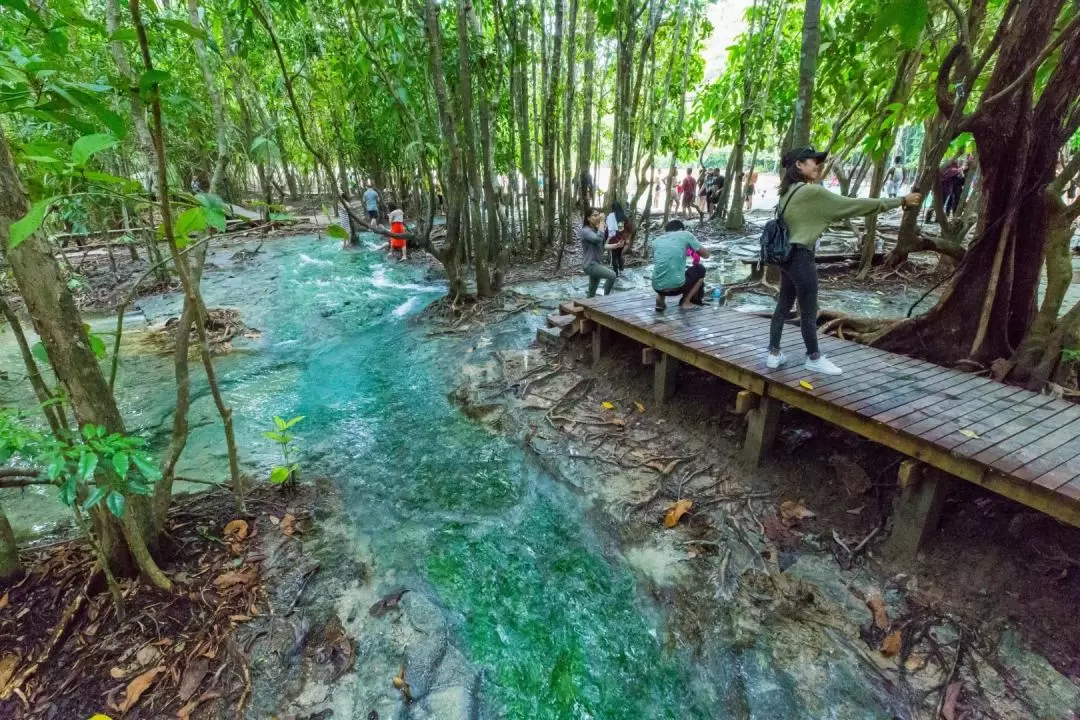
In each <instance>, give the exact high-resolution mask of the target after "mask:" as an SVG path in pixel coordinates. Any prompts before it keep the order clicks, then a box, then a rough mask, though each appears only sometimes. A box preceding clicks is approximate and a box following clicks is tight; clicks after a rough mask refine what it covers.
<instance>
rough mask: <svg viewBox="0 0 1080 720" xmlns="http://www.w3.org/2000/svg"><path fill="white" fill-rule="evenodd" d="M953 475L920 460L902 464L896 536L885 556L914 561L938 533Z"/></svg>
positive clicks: (894, 529)
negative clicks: (931, 537)
mask: <svg viewBox="0 0 1080 720" xmlns="http://www.w3.org/2000/svg"><path fill="white" fill-rule="evenodd" d="M948 479H949V476H948V475H946V474H945V473H942V472H941V471H939V470H936V469H934V468H931V467H929V466H927V465H925V464H923V463H921V462H919V461H918V460H905V461H903V462H902V463H900V472H899V482H900V497H899V499H898V500H897V503H896V512H895V513H894V514H893V526H892V533H891V534H890V535H889V539H888V541H887V542H886V543H885V555H886V556H887V557H889V558H891V559H893V560H904V561H909V560H914V559H915V557H916V556H917V555H918V553H919V549H920V548H922V546H923V545H924V544H925V543H926V541H927V540H929V539H930V536H931V535H933V534H934V531H935V530H937V525H938V520H940V519H941V508H942V506H943V505H944V504H945V496H946V495H947V494H948V484H949V483H948Z"/></svg>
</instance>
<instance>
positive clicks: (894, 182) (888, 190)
mask: <svg viewBox="0 0 1080 720" xmlns="http://www.w3.org/2000/svg"><path fill="white" fill-rule="evenodd" d="M903 183H904V158H902V157H900V156H899V155H897V156H896V157H894V158H893V164H892V167H891V168H889V171H888V172H887V173H885V194H886V195H888V196H889V197H891V198H894V197H896V196H897V195H899V194H900V186H901V185H902V184H903Z"/></svg>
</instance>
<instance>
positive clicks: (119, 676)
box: [109, 667, 127, 680]
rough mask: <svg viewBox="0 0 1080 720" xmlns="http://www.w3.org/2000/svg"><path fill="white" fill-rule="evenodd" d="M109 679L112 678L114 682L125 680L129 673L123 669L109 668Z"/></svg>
mask: <svg viewBox="0 0 1080 720" xmlns="http://www.w3.org/2000/svg"><path fill="white" fill-rule="evenodd" d="M109 677H111V678H112V679H113V680H123V679H124V678H125V677H127V673H126V672H124V669H123V668H118V667H114V668H109Z"/></svg>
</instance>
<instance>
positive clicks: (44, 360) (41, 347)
mask: <svg viewBox="0 0 1080 720" xmlns="http://www.w3.org/2000/svg"><path fill="white" fill-rule="evenodd" d="M30 354H31V355H33V356H34V359H35V360H37V361H38V362H39V363H41V364H42V365H48V364H49V353H48V351H46V350H45V343H43V342H41V341H40V340H38V341H37V342H36V343H34V347H32V348H30Z"/></svg>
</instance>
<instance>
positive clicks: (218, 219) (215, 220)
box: [203, 209, 228, 232]
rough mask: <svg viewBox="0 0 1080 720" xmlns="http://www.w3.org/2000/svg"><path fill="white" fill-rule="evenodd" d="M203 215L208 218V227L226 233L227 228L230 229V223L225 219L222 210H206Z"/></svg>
mask: <svg viewBox="0 0 1080 720" xmlns="http://www.w3.org/2000/svg"><path fill="white" fill-rule="evenodd" d="M203 215H204V216H205V218H206V224H207V226H208V227H212V228H214V229H215V230H217V231H218V232H225V229H226V227H228V221H227V220H226V219H225V213H223V212H221V211H220V210H210V209H206V210H204V212H203Z"/></svg>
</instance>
